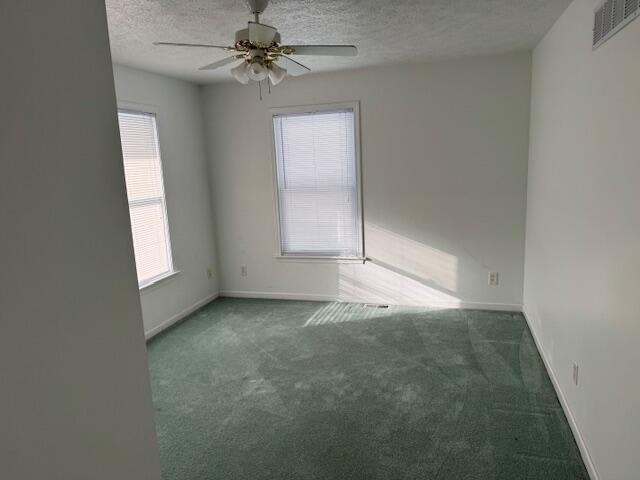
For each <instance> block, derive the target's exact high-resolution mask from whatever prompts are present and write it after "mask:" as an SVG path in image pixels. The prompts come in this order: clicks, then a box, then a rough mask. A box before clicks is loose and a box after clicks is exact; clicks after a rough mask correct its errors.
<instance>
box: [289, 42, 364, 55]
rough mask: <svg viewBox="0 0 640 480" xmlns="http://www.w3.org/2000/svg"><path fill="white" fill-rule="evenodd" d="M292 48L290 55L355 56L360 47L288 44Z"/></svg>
mask: <svg viewBox="0 0 640 480" xmlns="http://www.w3.org/2000/svg"><path fill="white" fill-rule="evenodd" d="M284 48H292V49H293V52H291V53H290V55H331V56H334V57H355V56H356V55H358V49H357V48H356V47H354V46H353V45H286V46H285V47H284Z"/></svg>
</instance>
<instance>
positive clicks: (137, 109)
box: [117, 100, 180, 294]
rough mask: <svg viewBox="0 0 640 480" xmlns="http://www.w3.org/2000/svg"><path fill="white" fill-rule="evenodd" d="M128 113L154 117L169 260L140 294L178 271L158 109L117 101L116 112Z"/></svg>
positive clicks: (144, 284)
mask: <svg viewBox="0 0 640 480" xmlns="http://www.w3.org/2000/svg"><path fill="white" fill-rule="evenodd" d="M120 110H123V111H129V112H133V113H142V114H144V113H147V114H150V115H154V116H155V117H156V142H157V144H158V155H159V156H160V176H161V178H162V193H163V197H164V202H163V207H164V219H165V238H166V243H167V257H168V260H169V266H170V270H169V271H168V272H165V273H163V274H161V275H157V276H155V277H152V278H149V279H147V280H145V281H144V282H142V283H140V282H138V290H139V291H140V293H141V294H142V293H144V292H147V291H149V290H153V289H154V288H152V287H156V286H158V284H161V283H165V282H167V281H169V280H171V279H173V278H175V277H176V276H177V275H178V274H180V270H178V269H177V268H176V264H175V260H174V258H173V248H172V246H171V226H170V225H169V214H168V213H167V203H168V201H167V189H166V185H165V183H166V182H165V179H164V165H163V164H162V159H163V155H162V145H161V144H160V137H161V135H160V123H161V121H160V119H161V117H162V115H161V113H160V109H159V108H158V107H157V106H155V105H149V104H145V103H138V102H131V101H128V100H118V101H117V111H118V112H119V111H120ZM146 201H147V200H142V201H135V202H133V203H140V202H142V203H144V202H146ZM130 205H131V203H130V202H129V198H127V208H130ZM129 230H131V221H129Z"/></svg>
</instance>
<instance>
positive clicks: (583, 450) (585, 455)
mask: <svg viewBox="0 0 640 480" xmlns="http://www.w3.org/2000/svg"><path fill="white" fill-rule="evenodd" d="M522 315H524V318H525V320H526V321H527V325H529V330H530V331H531V336H532V337H533V341H534V342H535V344H536V347H537V348H538V352H539V353H540V357H542V362H543V363H544V366H545V368H546V369H547V373H548V374H549V378H550V379H551V383H552V384H553V388H554V389H555V391H556V395H557V396H558V400H560V405H561V406H562V410H563V411H564V415H565V417H567V421H568V422H569V427H571V431H572V432H573V437H574V438H575V440H576V443H577V444H578V448H579V449H580V455H581V456H582V461H583V462H584V465H585V467H586V468H587V473H588V474H589V477H590V478H591V480H599V479H600V477H599V475H598V472H597V470H596V467H595V464H594V463H593V459H592V458H591V455H590V454H589V449H588V448H587V444H586V443H585V441H584V437H583V436H582V433H580V427H578V424H577V423H576V419H575V417H574V416H573V412H571V409H570V408H569V404H568V403H567V399H566V397H565V396H564V393H563V392H562V389H561V388H560V383H559V382H558V379H557V377H556V374H555V373H554V371H553V368H552V367H551V363H550V362H549V359H548V358H547V354H546V353H545V351H544V349H543V347H542V343H540V339H539V338H538V336H537V334H536V331H535V329H534V328H533V325H532V322H531V319H530V318H529V316H528V315H527V310H526V308H525V307H524V306H523V308H522Z"/></svg>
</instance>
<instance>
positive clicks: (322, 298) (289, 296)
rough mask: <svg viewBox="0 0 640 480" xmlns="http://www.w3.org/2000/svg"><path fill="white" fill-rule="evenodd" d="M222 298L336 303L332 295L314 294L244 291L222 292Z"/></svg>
mask: <svg viewBox="0 0 640 480" xmlns="http://www.w3.org/2000/svg"><path fill="white" fill-rule="evenodd" d="M220 296H221V297H232V298H264V299H269V300H306V301H309V302H335V301H336V298H335V297H334V296H332V295H316V294H312V293H286V292H250V291H244V290H222V291H221V292H220Z"/></svg>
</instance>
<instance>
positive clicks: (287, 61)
mask: <svg viewBox="0 0 640 480" xmlns="http://www.w3.org/2000/svg"><path fill="white" fill-rule="evenodd" d="M276 62H277V64H278V65H279V66H280V67H282V68H284V69H285V70H286V71H287V73H288V74H289V75H293V76H294V77H297V76H298V75H303V74H305V73H307V72H310V71H311V69H310V68H309V67H305V66H304V65H302V64H301V63H298V62H296V61H295V60H294V59H293V58H289V57H287V56H286V55H280V56H279V57H278V59H277V60H276Z"/></svg>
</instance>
